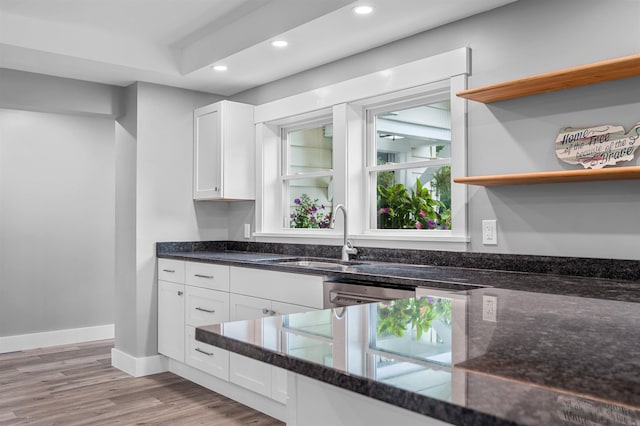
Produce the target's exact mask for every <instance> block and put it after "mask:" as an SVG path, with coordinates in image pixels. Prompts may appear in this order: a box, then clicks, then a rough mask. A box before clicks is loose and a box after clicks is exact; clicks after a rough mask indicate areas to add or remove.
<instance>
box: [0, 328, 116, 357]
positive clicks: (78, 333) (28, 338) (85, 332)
mask: <svg viewBox="0 0 640 426" xmlns="http://www.w3.org/2000/svg"><path fill="white" fill-rule="evenodd" d="M114 334H115V333H114V326H113V324H106V325H98V326H95V327H83V328H72V329H67V330H56V331H46V332H43V333H31V334H19V335H16V336H4V337H0V354H4V353H7V352H17V351H26V350H29V349H38V348H48V347H51V346H60V345H71V344H74V343H83V342H91V341H94V340H105V339H113V337H114Z"/></svg>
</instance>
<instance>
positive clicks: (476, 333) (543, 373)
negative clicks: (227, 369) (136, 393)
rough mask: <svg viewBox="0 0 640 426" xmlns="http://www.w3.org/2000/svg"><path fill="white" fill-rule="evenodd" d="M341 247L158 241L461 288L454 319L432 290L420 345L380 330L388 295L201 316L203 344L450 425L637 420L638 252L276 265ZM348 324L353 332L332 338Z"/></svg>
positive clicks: (167, 253) (339, 273)
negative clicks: (488, 311) (217, 317)
mask: <svg viewBox="0 0 640 426" xmlns="http://www.w3.org/2000/svg"><path fill="white" fill-rule="evenodd" d="M261 249H263V250H264V251H261ZM334 252H335V253H334ZM338 253H339V252H336V251H335V250H333V249H331V248H330V249H325V248H323V249H322V251H319V250H316V249H312V248H309V247H306V246H302V245H289V246H277V247H276V249H274V245H264V244H256V245H243V244H239V243H231V242H209V243H198V242H196V243H159V244H158V247H157V256H158V257H160V258H170V259H181V260H187V261H197V262H212V263H220V264H227V265H233V266H241V267H250V268H262V269H267V270H277V271H285V272H295V273H304V274H314V275H321V276H325V277H327V279H336V280H347V281H356V282H358V281H364V282H367V283H368V284H372V285H391V286H399V287H411V288H419V289H421V290H419V293H420V294H421V295H428V294H429V293H428V292H429V290H428V289H430V288H445V289H449V290H451V289H453V290H457V293H455V294H453V295H452V296H451V299H450V303H451V309H450V312H451V314H450V316H449V317H448V318H446V315H447V314H446V312H447V310H446V309H442V306H441V304H440V305H438V301H442V300H445V301H446V300H447V299H438V298H437V297H432V298H431V299H426V300H430V303H429V307H428V308H426V310H428V311H434V312H435V310H436V306H439V308H438V309H439V310H438V315H436V317H435V318H434V319H433V321H432V327H431V330H432V331H427V332H425V333H424V335H428V336H429V338H430V339H431V340H430V341H429V342H427V343H425V342H423V341H422V340H424V335H423V338H422V339H417V335H416V336H409V335H410V334H411V332H409V331H408V332H407V333H406V334H405V335H404V336H393V335H386V334H385V333H384V330H379V327H381V326H380V321H381V318H384V317H385V315H386V314H385V309H389V306H387V305H383V304H373V305H362V306H354V307H349V308H346V310H345V314H344V317H343V319H342V320H340V319H338V317H337V316H336V315H335V313H334V312H332V311H331V310H325V311H315V312H308V313H303V314H293V315H285V316H275V317H270V318H264V319H260V320H254V321H239V322H233V323H226V324H221V325H212V326H205V327H200V328H198V329H197V330H196V339H198V340H200V341H203V342H206V343H209V344H212V345H215V346H218V347H221V348H224V349H227V350H230V351H233V352H236V353H239V354H241V355H245V356H248V357H251V358H254V359H258V360H260V361H263V362H267V363H271V364H273V365H276V366H279V367H282V368H285V369H288V370H290V371H293V372H296V373H299V374H303V375H305V376H308V377H311V378H314V379H317V380H320V381H323V382H326V383H329V384H332V385H336V386H339V387H342V388H344V389H347V390H350V391H353V392H357V393H360V394H363V395H366V396H369V397H371V398H375V399H378V400H380V401H384V402H388V403H391V404H393V405H396V406H400V407H403V408H406V409H408V410H411V411H415V412H418V413H421V414H425V415H427V416H430V417H434V418H437V419H441V420H444V421H447V422H450V423H453V424H459V425H470V424H481V425H507V424H520V425H572V424H590V425H638V424H640V411H639V410H640V344H638V342H640V305H639V304H638V303H640V284H639V283H638V282H637V280H638V276H639V273H640V262H637V261H630V260H615V259H579V258H546V257H536V256H517V255H505V256H504V258H502V257H500V256H495V255H487V256H484V255H480V254H463V255H460V254H458V253H449V254H447V253H436V252H428V253H426V254H422V253H419V254H416V253H414V252H412V251H406V253H405V252H400V251H398V250H392V251H391V250H389V251H384V252H382V254H380V253H378V252H377V251H376V250H366V249H364V250H362V251H361V252H360V253H361V254H363V255H362V256H360V255H359V256H358V258H357V259H356V260H355V261H354V262H352V263H350V264H339V263H338V264H326V265H319V266H311V267H310V266H300V265H296V264H295V263H291V262H290V263H288V264H285V263H284V262H285V261H294V260H299V259H310V260H319V261H322V260H323V259H322V258H337V257H338V256H339V254H338ZM315 258H320V259H315ZM400 259H406V261H407V263H400V262H399V260H400ZM541 272H544V273H541ZM550 272H551V273H550ZM484 296H493V297H496V298H497V321H496V322H493V321H487V320H485V319H483V315H482V312H483V308H482V307H483V303H484ZM447 297H448V296H447ZM423 300H424V299H423ZM392 303H393V304H396V303H397V304H401V303H408V302H402V301H394V302H392ZM443 312H444V314H443ZM442 315H445V317H444V318H443V317H442ZM443 324H444V325H445V327H443ZM248 328H250V329H253V330H255V329H259V330H261V332H259V333H250V334H248V333H246V331H247V329H248ZM351 328H354V330H355V329H357V330H360V331H361V332H360V333H359V335H360V336H361V337H360V338H359V339H349V340H340V339H339V338H338V337H337V336H344V335H345V334H346V333H344V332H337V330H340V329H342V330H343V331H344V330H346V329H351ZM383 328H384V327H383ZM362 330H365V331H364V332H362ZM247 335H251V336H255V335H261V336H263V338H262V339H260V340H255V339H247V338H246V336H247ZM351 335H354V333H351ZM362 336H367V337H366V338H365V337H362ZM369 336H375V337H371V338H369ZM412 339H413V340H412ZM292 342H295V344H292ZM443 345H444V346H443ZM447 345H450V346H447ZM311 346H313V347H314V350H311ZM318 348H324V352H321V353H319V352H318ZM443 348H444V349H443ZM365 358H366V360H365ZM348 360H351V361H348ZM353 360H356V361H355V362H353ZM365 365H369V366H371V367H370V368H368V369H365V368H363V367H362V366H365Z"/></svg>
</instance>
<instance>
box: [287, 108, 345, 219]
mask: <svg viewBox="0 0 640 426" xmlns="http://www.w3.org/2000/svg"><path fill="white" fill-rule="evenodd" d="M329 120H330V119H325V120H321V121H320V122H315V123H311V124H309V123H307V124H305V125H302V126H297V127H283V128H282V157H283V160H282V175H281V179H282V187H283V191H282V194H284V202H285V204H286V208H285V209H284V213H285V217H284V227H285V228H287V227H288V228H318V229H323V228H328V227H329V223H330V220H331V209H332V205H333V128H332V126H331V123H330V121H329Z"/></svg>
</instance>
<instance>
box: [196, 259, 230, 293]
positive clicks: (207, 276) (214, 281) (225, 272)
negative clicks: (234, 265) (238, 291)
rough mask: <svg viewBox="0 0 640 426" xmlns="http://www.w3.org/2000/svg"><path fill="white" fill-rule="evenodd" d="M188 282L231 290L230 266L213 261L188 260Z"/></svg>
mask: <svg viewBox="0 0 640 426" xmlns="http://www.w3.org/2000/svg"><path fill="white" fill-rule="evenodd" d="M186 284H189V285H194V286H196V287H203V288H210V289H212V290H221V291H229V267H228V266H227V265H215V264H212V263H198V262H186Z"/></svg>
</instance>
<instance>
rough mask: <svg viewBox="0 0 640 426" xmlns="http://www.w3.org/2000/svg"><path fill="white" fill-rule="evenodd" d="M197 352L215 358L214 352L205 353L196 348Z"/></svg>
mask: <svg viewBox="0 0 640 426" xmlns="http://www.w3.org/2000/svg"><path fill="white" fill-rule="evenodd" d="M196 352H200V353H201V354H205V355H206V356H213V352H207V351H203V350H202V349H200V348H196Z"/></svg>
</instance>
